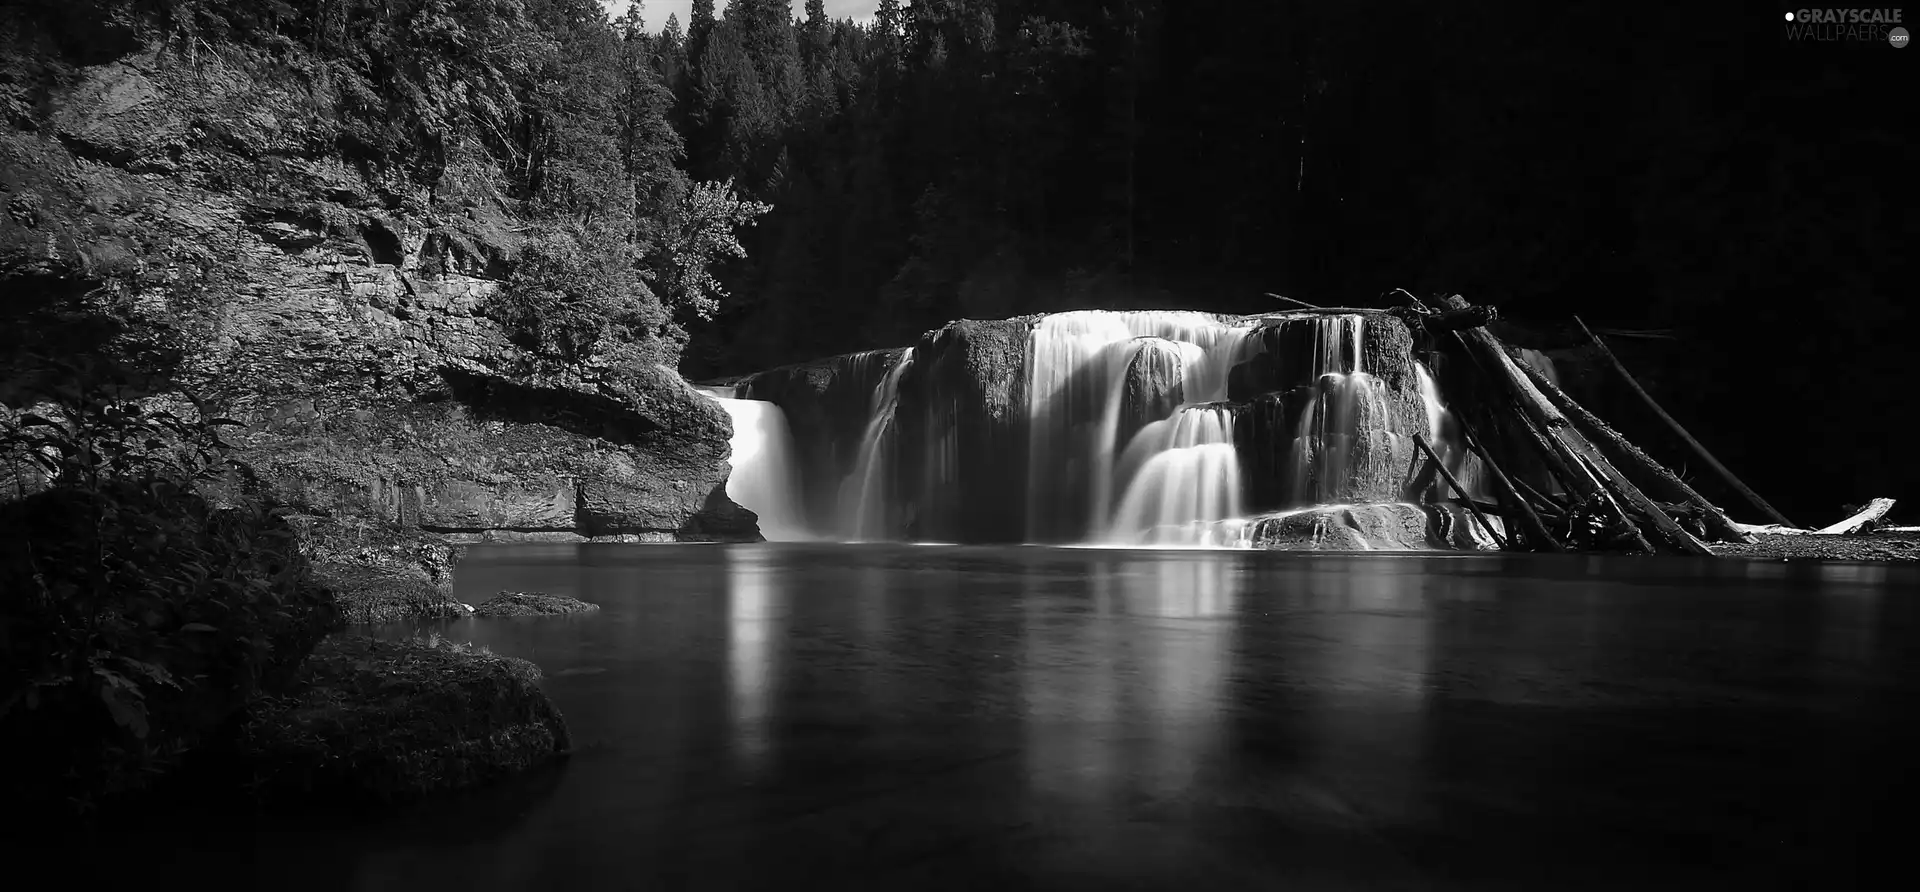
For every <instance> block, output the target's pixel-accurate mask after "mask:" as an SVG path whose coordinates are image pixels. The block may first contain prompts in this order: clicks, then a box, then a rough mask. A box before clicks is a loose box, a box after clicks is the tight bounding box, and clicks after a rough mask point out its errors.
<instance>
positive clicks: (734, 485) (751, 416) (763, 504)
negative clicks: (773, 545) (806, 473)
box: [702, 388, 812, 542]
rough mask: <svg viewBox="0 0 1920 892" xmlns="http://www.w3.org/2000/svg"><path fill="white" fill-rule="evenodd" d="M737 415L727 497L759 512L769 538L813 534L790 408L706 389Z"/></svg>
mask: <svg viewBox="0 0 1920 892" xmlns="http://www.w3.org/2000/svg"><path fill="white" fill-rule="evenodd" d="M702 392H704V393H706V394H707V396H708V397H710V398H711V399H713V401H714V402H717V403H719V404H720V407H721V408H723V409H725V410H726V411H727V415H728V417H730V418H732V419H733V437H732V438H731V439H729V440H728V441H727V444H728V445H729V446H730V447H732V451H731V452H730V453H729V455H728V456H727V463H728V464H730V465H732V467H733V473H732V474H730V475H729V476H728V477H727V497H728V498H730V499H733V500H734V501H735V502H736V503H738V504H739V505H740V506H741V507H743V508H746V509H747V510H749V511H752V512H753V513H754V514H756V515H759V518H760V535H762V536H765V537H766V538H767V541H769V542H783V541H785V542H791V541H801V540H806V539H809V538H812V537H811V536H809V535H808V533H807V525H806V516H805V514H804V512H803V511H802V509H801V501H800V472H799V466H798V464H797V463H796V462H795V460H794V448H793V434H792V433H791V432H790V431H789V430H788V429H787V416H786V413H784V412H782V411H781V410H780V407H779V406H776V405H774V404H773V403H769V402H763V401H761V400H743V399H734V398H733V397H732V396H731V395H725V396H723V395H722V394H731V393H733V390H732V389H731V388H708V389H703V390H702Z"/></svg>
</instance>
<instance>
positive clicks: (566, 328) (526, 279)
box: [487, 230, 670, 363]
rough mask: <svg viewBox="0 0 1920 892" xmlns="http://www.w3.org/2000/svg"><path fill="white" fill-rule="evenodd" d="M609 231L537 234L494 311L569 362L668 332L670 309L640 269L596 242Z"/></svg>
mask: <svg viewBox="0 0 1920 892" xmlns="http://www.w3.org/2000/svg"><path fill="white" fill-rule="evenodd" d="M610 237H611V236H609V235H608V234H606V233H605V232H604V231H603V232H599V233H594V232H590V231H589V232H569V231H565V230H558V231H548V232H546V233H543V234H541V235H539V236H537V237H535V238H534V239H532V240H531V241H530V242H529V243H528V244H527V245H526V246H525V247H524V248H522V249H521V254H520V257H519V259H518V262H517V263H516V264H515V265H514V270H513V273H512V275H511V276H510V277H509V278H508V279H507V281H506V282H505V283H504V284H503V285H502V287H501V289H500V291H499V292H498V294H496V295H495V297H494V298H493V299H492V300H491V301H490V302H489V303H488V304H487V312H488V315H489V316H491V317H492V318H493V319H495V320H496V321H498V322H500V324H501V325H502V326H504V327H505V328H506V329H507V331H508V333H509V335H510V336H512V337H513V338H514V340H515V341H516V342H517V343H518V344H520V346H522V347H524V348H526V349H528V350H530V351H532V352H534V353H535V354H537V355H540V356H544V357H547V358H550V359H553V360H557V361H560V362H566V363H577V362H584V361H587V360H589V359H592V358H594V357H596V356H600V355H602V354H604V353H605V352H606V351H607V349H608V348H609V347H610V346H616V345H629V344H633V343H636V342H648V341H650V340H652V339H654V338H656V337H659V336H661V335H667V334H669V333H668V331H667V326H668V325H669V324H670V320H669V319H668V318H667V314H666V311H665V310H664V309H662V308H661V306H660V302H659V300H657V299H656V298H655V297H654V295H653V292H652V291H651V290H649V289H648V288H647V286H646V283H645V282H644V281H642V280H641V278H640V273H639V271H638V270H637V269H635V268H634V267H633V266H632V265H631V264H629V263H624V262H622V258H621V257H620V256H619V255H618V254H615V253H614V252H612V251H608V250H605V249H604V246H602V245H598V244H596V242H597V241H598V240H602V239H606V238H610Z"/></svg>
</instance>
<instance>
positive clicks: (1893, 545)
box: [1713, 532, 1920, 561]
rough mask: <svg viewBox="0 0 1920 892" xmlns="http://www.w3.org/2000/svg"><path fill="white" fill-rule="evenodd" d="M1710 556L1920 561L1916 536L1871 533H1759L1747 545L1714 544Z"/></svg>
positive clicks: (1919, 546) (1919, 549)
mask: <svg viewBox="0 0 1920 892" xmlns="http://www.w3.org/2000/svg"><path fill="white" fill-rule="evenodd" d="M1713 551H1714V554H1716V555H1719V556H1721V557H1731V558H1754V559H1771V560H1784V561H1920V533H1907V532H1874V533H1861V534H1857V535H1852V536H1812V535H1801V536H1793V535H1781V534H1778V533H1759V534H1756V535H1755V536H1754V542H1753V544H1751V545H1745V544H1716V545H1714V546H1713Z"/></svg>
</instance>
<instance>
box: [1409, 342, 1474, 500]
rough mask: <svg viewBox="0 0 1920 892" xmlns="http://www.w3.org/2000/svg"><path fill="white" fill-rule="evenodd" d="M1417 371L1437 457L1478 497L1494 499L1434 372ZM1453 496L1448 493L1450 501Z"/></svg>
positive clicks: (1429, 437)
mask: <svg viewBox="0 0 1920 892" xmlns="http://www.w3.org/2000/svg"><path fill="white" fill-rule="evenodd" d="M1413 369H1414V371H1415V372H1416V373H1417V374H1418V375H1419V377H1420V402H1421V404H1422V405H1423V406H1425V408H1426V410H1427V442H1428V443H1429V444H1431V445H1432V446H1433V451H1434V454H1436V455H1438V456H1439V457H1440V463H1441V464H1442V465H1445V466H1446V468H1447V471H1448V472H1449V473H1451V474H1453V476H1454V479H1456V480H1458V481H1460V485H1461V486H1464V487H1466V488H1467V492H1468V493H1469V494H1471V495H1472V496H1473V497H1474V498H1476V499H1489V500H1491V499H1493V498H1494V494H1493V492H1492V491H1491V490H1490V489H1488V487H1487V484H1486V482H1485V481H1486V476H1487V475H1486V472H1485V470H1484V469H1483V468H1482V467H1481V463H1480V457H1479V456H1477V455H1474V454H1473V450H1471V449H1469V448H1467V443H1466V436H1465V435H1464V434H1463V433H1462V432H1461V430H1460V422H1459V420H1458V419H1456V418H1454V417H1453V413H1452V412H1451V411H1449V410H1448V409H1447V407H1446V404H1445V403H1443V402H1441V400H1440V386H1439V385H1438V384H1436V383H1435V382H1434V380H1433V373H1431V372H1429V371H1427V367H1426V364H1425V363H1419V362H1416V363H1414V366H1413ZM1453 495H1454V494H1453V493H1447V494H1446V496H1447V497H1448V498H1452V497H1453Z"/></svg>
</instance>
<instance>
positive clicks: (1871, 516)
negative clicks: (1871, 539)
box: [1813, 499, 1893, 536]
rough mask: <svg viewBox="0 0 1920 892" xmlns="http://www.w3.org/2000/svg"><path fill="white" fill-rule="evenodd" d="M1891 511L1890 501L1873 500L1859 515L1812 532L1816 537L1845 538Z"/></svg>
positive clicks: (1891, 501) (1891, 503) (1891, 504)
mask: <svg viewBox="0 0 1920 892" xmlns="http://www.w3.org/2000/svg"><path fill="white" fill-rule="evenodd" d="M1892 510H1893V500H1892V499H1874V500H1873V501H1871V502H1868V503H1867V507H1865V508H1862V509H1860V513H1858V514H1855V515H1854V516H1852V517H1849V518H1847V519H1846V520H1843V521H1840V522H1839V523H1836V524H1834V525H1833V526H1830V527H1821V528H1820V529H1817V530H1814V531H1813V533H1814V535H1816V536H1845V535H1848V534H1851V533H1856V532H1859V531H1860V530H1861V529H1862V528H1864V527H1866V526H1867V525H1868V524H1871V523H1873V522H1874V521H1877V520H1879V519H1880V518H1882V517H1886V516H1887V512H1889V511H1892Z"/></svg>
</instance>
